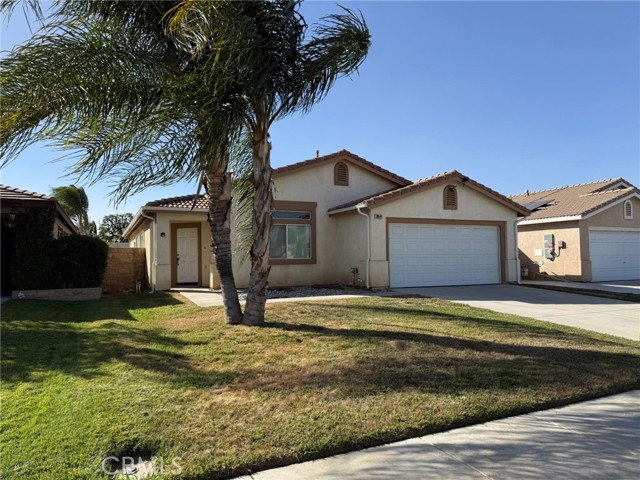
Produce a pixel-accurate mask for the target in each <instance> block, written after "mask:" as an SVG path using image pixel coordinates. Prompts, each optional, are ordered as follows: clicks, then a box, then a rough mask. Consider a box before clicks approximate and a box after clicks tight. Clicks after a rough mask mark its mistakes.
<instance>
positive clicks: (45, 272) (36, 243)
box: [11, 208, 56, 290]
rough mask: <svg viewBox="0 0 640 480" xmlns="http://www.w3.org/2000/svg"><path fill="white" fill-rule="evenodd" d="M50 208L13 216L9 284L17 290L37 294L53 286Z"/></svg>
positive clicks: (54, 270) (52, 214) (53, 271)
mask: <svg viewBox="0 0 640 480" xmlns="http://www.w3.org/2000/svg"><path fill="white" fill-rule="evenodd" d="M55 218H56V217H55V211H54V209H53V208H32V209H30V210H28V211H26V212H24V213H19V214H18V215H16V226H15V232H14V242H13V257H12V259H11V283H12V285H13V288H15V289H16V290H39V289H43V288H53V287H51V283H52V280H53V281H54V282H55V280H54V279H55V276H56V269H55V266H54V265H53V263H54V260H55V258H53V257H52V256H51V248H52V242H53V241H54V240H53V225H54V223H55Z"/></svg>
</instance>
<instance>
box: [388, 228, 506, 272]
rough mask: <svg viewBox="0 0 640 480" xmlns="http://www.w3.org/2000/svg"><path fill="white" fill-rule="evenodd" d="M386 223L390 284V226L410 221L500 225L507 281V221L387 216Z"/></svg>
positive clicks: (500, 249)
mask: <svg viewBox="0 0 640 480" xmlns="http://www.w3.org/2000/svg"><path fill="white" fill-rule="evenodd" d="M386 220H387V222H386V223H387V225H386V249H387V251H386V256H387V258H386V260H387V269H388V272H387V273H388V278H389V282H388V283H389V284H391V258H390V256H389V226H390V225H391V224H392V223H409V224H419V225H457V226H485V227H498V239H499V240H500V245H499V246H498V251H499V252H500V259H499V261H500V272H499V273H500V283H505V279H506V278H507V270H506V265H507V252H506V245H507V238H506V225H507V222H506V221H497V220H496V221H492V220H448V219H441V218H405V217H387V219H386Z"/></svg>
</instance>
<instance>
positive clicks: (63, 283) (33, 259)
mask: <svg viewBox="0 0 640 480" xmlns="http://www.w3.org/2000/svg"><path fill="white" fill-rule="evenodd" d="M54 223H55V212H54V211H53V209H46V208H38V209H32V210H31V211H29V212H27V213H24V214H20V215H18V218H17V219H16V233H15V242H14V252H13V258H12V282H13V288H14V289H16V290H42V289H49V288H85V287H100V286H101V285H102V280H103V278H104V274H105V271H106V268H107V256H108V253H109V246H108V245H107V244H106V243H105V242H103V241H102V240H100V239H99V238H97V237H86V236H82V235H68V236H64V237H60V238H58V239H54V238H53V225H54Z"/></svg>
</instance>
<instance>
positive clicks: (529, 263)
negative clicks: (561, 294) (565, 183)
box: [511, 178, 640, 282]
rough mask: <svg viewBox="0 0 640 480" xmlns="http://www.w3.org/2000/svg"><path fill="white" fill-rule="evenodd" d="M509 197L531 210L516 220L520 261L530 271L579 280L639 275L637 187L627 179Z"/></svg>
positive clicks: (639, 203)
mask: <svg viewBox="0 0 640 480" xmlns="http://www.w3.org/2000/svg"><path fill="white" fill-rule="evenodd" d="M511 199H512V200H515V201H516V202H518V203H520V204H521V205H523V206H525V207H527V208H528V209H530V210H531V211H532V213H531V215H530V216H529V217H527V218H525V219H524V220H522V221H520V222H518V243H519V248H520V259H521V262H522V266H523V267H527V268H528V269H529V270H530V271H532V272H533V273H534V274H535V273H543V274H546V275H548V276H551V277H560V278H564V279H566V280H576V281H584V282H591V281H594V282H596V281H607V280H631V279H638V278H640V191H638V189H637V188H636V187H634V186H633V185H632V184H630V183H629V182H627V181H626V180H624V179H622V178H616V179H612V180H602V181H599V182H593V183H587V184H584V185H574V186H569V187H560V188H554V189H551V190H544V191H540V192H525V193H524V194H522V195H516V196H513V197H511ZM561 242H562V243H561ZM565 245H566V248H561V247H564V246H565Z"/></svg>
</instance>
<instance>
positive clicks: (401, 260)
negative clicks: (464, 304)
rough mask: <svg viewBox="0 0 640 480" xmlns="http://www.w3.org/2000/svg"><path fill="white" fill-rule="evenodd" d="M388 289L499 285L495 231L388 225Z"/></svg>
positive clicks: (462, 227) (468, 227)
mask: <svg viewBox="0 0 640 480" xmlns="http://www.w3.org/2000/svg"><path fill="white" fill-rule="evenodd" d="M389 271H390V279H389V282H390V286H391V287H427V286H437V285H478V284H491V283H500V241H499V236H498V227H493V226H476V225H469V226H467V225H425V224H399V223H392V224H390V225H389Z"/></svg>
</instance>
